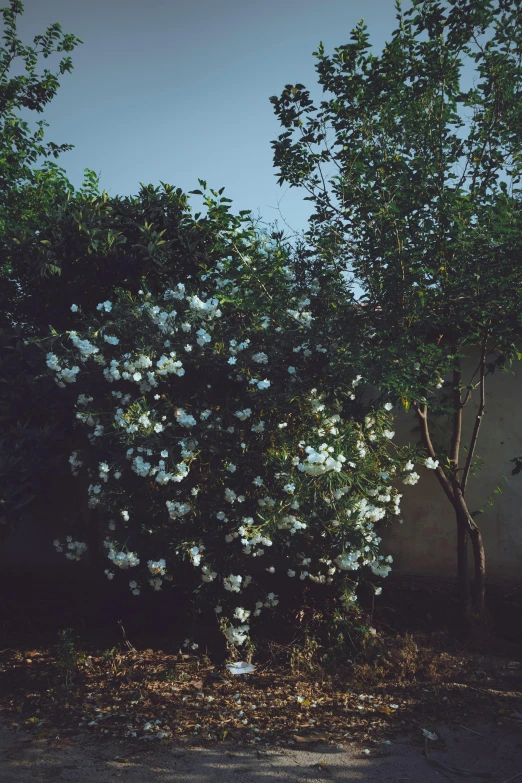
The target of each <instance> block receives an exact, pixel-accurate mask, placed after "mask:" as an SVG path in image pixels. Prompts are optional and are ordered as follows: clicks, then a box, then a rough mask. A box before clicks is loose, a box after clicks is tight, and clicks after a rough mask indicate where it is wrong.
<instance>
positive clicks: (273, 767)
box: [0, 724, 522, 783]
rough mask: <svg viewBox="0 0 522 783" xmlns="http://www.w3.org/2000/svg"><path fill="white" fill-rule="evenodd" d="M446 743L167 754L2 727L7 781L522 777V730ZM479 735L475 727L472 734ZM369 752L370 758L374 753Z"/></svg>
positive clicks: (373, 782) (493, 729)
mask: <svg viewBox="0 0 522 783" xmlns="http://www.w3.org/2000/svg"><path fill="white" fill-rule="evenodd" d="M434 728H435V731H436V733H437V735H438V737H439V739H438V740H437V741H435V742H430V741H426V743H427V744H428V745H429V746H430V748H429V750H428V756H426V752H425V748H424V738H423V736H422V734H421V732H420V731H419V737H418V738H401V737H398V738H397V739H395V740H394V741H393V742H391V743H390V744H384V743H382V742H378V741H375V742H373V743H368V747H367V748H363V747H362V746H361V745H360V744H358V743H346V744H345V745H344V746H343V747H341V746H340V745H338V746H334V747H330V746H328V745H325V744H320V743H318V744H312V745H309V746H307V747H306V748H303V749H293V748H289V747H285V748H277V747H257V748H252V747H238V746H236V745H232V744H229V745H228V746H227V745H226V744H221V745H219V746H216V747H205V748H202V747H193V746H190V745H173V746H168V747H167V746H160V745H159V744H156V743H155V744H154V746H153V747H150V743H143V742H142V743H133V744H132V745H129V744H128V743H126V742H124V741H119V742H114V741H112V740H108V741H103V740H99V739H96V738H93V737H92V736H87V735H85V734H78V735H77V736H75V737H71V738H62V737H60V735H59V734H57V735H56V736H52V737H47V738H41V739H38V737H37V736H35V735H32V736H31V735H30V734H29V733H27V732H25V731H17V732H14V731H12V730H10V729H7V728H5V727H3V728H2V727H0V781H1V782H2V783H33V781H55V780H56V781H64V783H65V781H71V783H72V782H73V781H82V783H83V782H85V783H91V781H92V783H109V781H110V782H111V783H112V781H114V780H121V781H125V783H149V782H150V781H153V783H171V781H172V782H174V781H176V783H206V782H207V781H209V782H210V781H216V782H219V781H226V782H227V783H228V782H229V781H237V782H238V783H241V782H242V781H245V783H269V782H270V781H288V783H305V781H306V783H314V782H315V781H325V780H326V781H327V780H332V781H339V783H341V782H342V783H344V782H345V781H346V783H348V781H354V782H355V781H365V783H385V781H386V783H388V782H389V781H393V782H394V781H412V783H420V782H421V781H425V783H432V782H433V783H436V781H443V780H450V781H451V780H458V779H462V777H465V778H468V779H471V780H484V779H489V780H492V781H494V783H507V781H510V780H514V779H515V778H514V777H513V776H516V777H517V778H519V779H520V778H521V777H522V724H521V725H520V727H513V726H510V727H508V728H506V727H503V726H498V725H491V724H489V725H481V724H477V725H475V727H474V731H476V732H478V733H472V732H471V731H469V730H465V729H463V728H456V729H451V728H449V727H444V726H435V727H434ZM469 728H471V727H467V729H469ZM366 751H369V752H368V753H366Z"/></svg>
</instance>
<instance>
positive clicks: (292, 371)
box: [288, 365, 295, 375]
mask: <svg viewBox="0 0 522 783" xmlns="http://www.w3.org/2000/svg"><path fill="white" fill-rule="evenodd" d="M288 372H289V373H290V375H293V374H294V373H295V367H293V366H292V365H290V367H289V368H288Z"/></svg>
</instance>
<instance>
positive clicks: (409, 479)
mask: <svg viewBox="0 0 522 783" xmlns="http://www.w3.org/2000/svg"><path fill="white" fill-rule="evenodd" d="M419 479H420V476H419V474H418V473H410V474H409V476H406V478H403V480H402V483H403V484H411V486H414V485H415V484H416V483H417V481H418V480H419Z"/></svg>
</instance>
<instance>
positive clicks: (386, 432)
mask: <svg viewBox="0 0 522 783" xmlns="http://www.w3.org/2000/svg"><path fill="white" fill-rule="evenodd" d="M382 434H383V435H384V437H385V438H389V439H390V440H391V439H392V438H393V436H394V435H395V433H394V432H393V430H384V431H383V433H382Z"/></svg>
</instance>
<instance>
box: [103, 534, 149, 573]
mask: <svg viewBox="0 0 522 783" xmlns="http://www.w3.org/2000/svg"><path fill="white" fill-rule="evenodd" d="M103 545H104V547H105V548H106V549H107V550H108V552H107V557H108V558H109V560H110V561H111V562H112V563H114V565H115V566H117V567H118V568H121V569H122V570H123V571H127V569H129V568H135V567H136V566H138V565H139V564H140V559H139V557H138V555H137V554H136V552H123V551H120V552H118V551H117V550H116V547H115V546H114V542H113V541H111V540H110V539H108V538H106V539H105V541H104V542H103Z"/></svg>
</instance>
